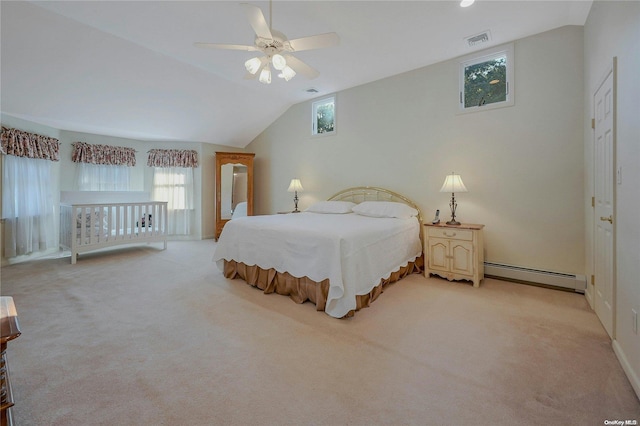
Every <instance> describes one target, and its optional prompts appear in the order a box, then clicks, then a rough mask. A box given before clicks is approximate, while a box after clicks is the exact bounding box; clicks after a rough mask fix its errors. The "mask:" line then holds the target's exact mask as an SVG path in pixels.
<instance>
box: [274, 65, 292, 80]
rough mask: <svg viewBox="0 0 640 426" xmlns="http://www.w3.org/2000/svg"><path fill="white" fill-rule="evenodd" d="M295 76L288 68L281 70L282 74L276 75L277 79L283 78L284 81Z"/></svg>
mask: <svg viewBox="0 0 640 426" xmlns="http://www.w3.org/2000/svg"><path fill="white" fill-rule="evenodd" d="M295 76H296V72H295V71H294V70H293V69H291V67H289V66H286V67H284V68H283V69H282V72H281V73H280V74H278V77H280V78H284V79H285V81H289V80H291V79H292V78H293V77H295Z"/></svg>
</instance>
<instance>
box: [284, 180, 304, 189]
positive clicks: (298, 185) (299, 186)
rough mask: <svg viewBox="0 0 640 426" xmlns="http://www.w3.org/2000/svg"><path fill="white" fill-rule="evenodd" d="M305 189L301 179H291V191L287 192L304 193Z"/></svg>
mask: <svg viewBox="0 0 640 426" xmlns="http://www.w3.org/2000/svg"><path fill="white" fill-rule="evenodd" d="M303 189H304V188H302V183H300V179H291V183H290V184H289V189H287V192H296V191H302V190H303Z"/></svg>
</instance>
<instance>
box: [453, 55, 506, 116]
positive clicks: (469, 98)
mask: <svg viewBox="0 0 640 426" xmlns="http://www.w3.org/2000/svg"><path fill="white" fill-rule="evenodd" d="M513 86H514V85H513V45H508V46H506V47H501V48H496V49H491V50H488V51H484V52H480V53H478V54H475V55H473V56H472V55H469V56H466V57H465V58H463V59H462V61H461V62H460V109H461V110H462V111H465V112H469V111H479V110H483V109H492V108H500V107H504V106H511V105H513V99H514V97H513Z"/></svg>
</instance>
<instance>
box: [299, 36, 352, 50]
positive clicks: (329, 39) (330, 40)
mask: <svg viewBox="0 0 640 426" xmlns="http://www.w3.org/2000/svg"><path fill="white" fill-rule="evenodd" d="M339 43H340V37H339V36H338V34H336V33H325V34H318V35H314V36H309V37H302V38H297V39H295V40H289V44H290V45H291V47H292V48H293V51H294V52H300V51H301V50H311V49H323V48H325V47H333V46H337V45H338V44H339Z"/></svg>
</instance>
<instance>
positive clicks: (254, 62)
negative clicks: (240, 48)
mask: <svg viewBox="0 0 640 426" xmlns="http://www.w3.org/2000/svg"><path fill="white" fill-rule="evenodd" d="M261 66H262V61H261V60H260V58H251V59H249V60H248V61H247V62H245V63H244V67H245V68H246V69H247V71H249V72H250V73H251V74H255V73H257V72H258V70H259V69H260V67H261Z"/></svg>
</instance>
